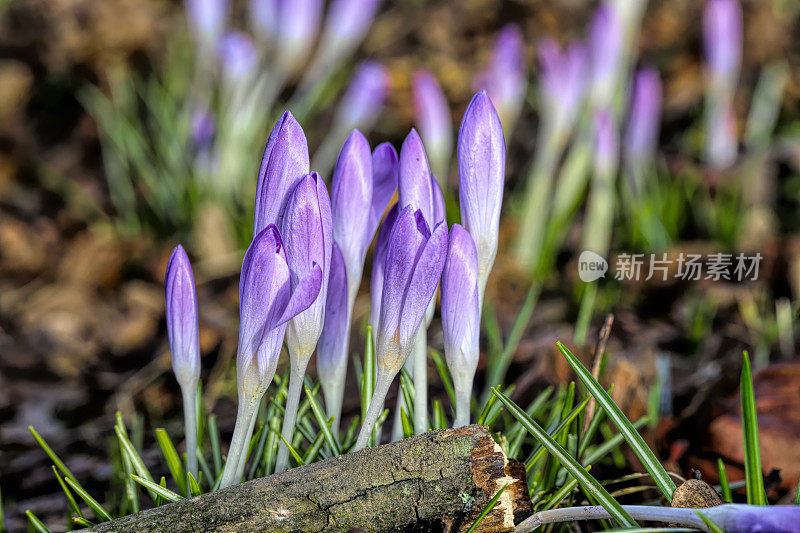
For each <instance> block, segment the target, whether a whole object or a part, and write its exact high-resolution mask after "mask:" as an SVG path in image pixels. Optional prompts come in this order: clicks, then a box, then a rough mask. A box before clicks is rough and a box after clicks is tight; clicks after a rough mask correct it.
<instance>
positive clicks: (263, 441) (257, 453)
mask: <svg viewBox="0 0 800 533" xmlns="http://www.w3.org/2000/svg"><path fill="white" fill-rule="evenodd" d="M262 427H263V428H264V429H263V431H261V433H260V435H259V437H258V442H257V443H256V447H255V450H254V453H253V461H252V462H251V463H250V468H248V469H247V474H246V476H245V479H255V477H256V471H257V470H258V467H259V466H261V465H262V464H263V459H262V457H263V456H264V448H265V447H266V445H267V437H268V436H269V429H268V428H267V427H266V426H262Z"/></svg>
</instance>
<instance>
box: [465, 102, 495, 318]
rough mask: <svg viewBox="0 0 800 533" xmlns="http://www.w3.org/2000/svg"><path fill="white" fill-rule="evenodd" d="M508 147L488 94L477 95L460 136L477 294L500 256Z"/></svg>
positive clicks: (466, 213) (466, 221) (481, 294)
mask: <svg viewBox="0 0 800 533" xmlns="http://www.w3.org/2000/svg"><path fill="white" fill-rule="evenodd" d="M505 173H506V147H505V140H504V138H503V128H502V126H501V125H500V119H499V118H498V116H497V113H496V112H495V110H494V106H492V102H491V101H490V100H489V97H488V96H487V95H486V93H485V92H483V91H482V92H479V93H478V94H476V95H475V96H474V97H473V98H472V101H471V102H470V103H469V107H467V111H466V112H465V113H464V118H463V119H462V121H461V129H460V130H459V132H458V184H459V185H458V195H459V200H460V203H461V223H462V224H463V225H464V228H465V229H466V230H467V231H469V233H470V235H472V239H473V240H474V241H475V247H476V248H477V250H478V292H479V295H480V300H481V302H483V291H484V289H485V288H486V281H487V279H488V278H489V272H490V271H491V270H492V265H493V264H494V258H495V255H497V237H498V230H499V227H500V207H501V205H502V203H503V185H504V181H505Z"/></svg>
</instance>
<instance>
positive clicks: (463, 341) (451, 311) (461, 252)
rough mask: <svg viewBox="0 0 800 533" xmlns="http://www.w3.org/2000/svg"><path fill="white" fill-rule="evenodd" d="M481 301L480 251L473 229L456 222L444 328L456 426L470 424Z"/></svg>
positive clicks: (444, 289) (448, 266) (447, 272)
mask: <svg viewBox="0 0 800 533" xmlns="http://www.w3.org/2000/svg"><path fill="white" fill-rule="evenodd" d="M480 306H481V304H480V301H479V299H478V251H477V250H476V248H475V242H474V241H473V240H472V237H471V236H470V234H469V232H467V230H465V229H464V228H462V227H461V226H459V225H458V224H453V228H452V230H451V231H450V245H449V246H448V248H447V262H446V263H445V265H444V271H443V272H442V330H443V331H444V353H445V358H446V359H447V366H448V368H449V369H450V375H452V376H453V386H454V388H455V392H456V418H455V422H454V424H453V427H460V426H466V425H468V424H469V404H470V399H471V397H472V380H473V378H474V377H475V370H476V369H477V367H478V358H479V356H480V348H479V345H478V338H479V335H480V315H481V309H480Z"/></svg>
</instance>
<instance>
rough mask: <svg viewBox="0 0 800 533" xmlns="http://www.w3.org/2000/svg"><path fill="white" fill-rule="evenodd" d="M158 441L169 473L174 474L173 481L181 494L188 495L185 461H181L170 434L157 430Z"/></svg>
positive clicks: (163, 430) (162, 429)
mask: <svg viewBox="0 0 800 533" xmlns="http://www.w3.org/2000/svg"><path fill="white" fill-rule="evenodd" d="M156 440H157V441H158V446H159V447H160V448H161V453H162V455H163V456H164V460H165V461H166V462H167V467H168V468H169V472H170V474H172V479H173V480H174V481H175V484H176V485H177V486H178V492H180V493H181V494H188V492H187V487H186V471H185V470H184V468H183V461H181V458H180V456H179V455H178V450H176V449H175V445H174V444H172V439H170V438H169V434H167V431H166V430H165V429H164V428H157V429H156Z"/></svg>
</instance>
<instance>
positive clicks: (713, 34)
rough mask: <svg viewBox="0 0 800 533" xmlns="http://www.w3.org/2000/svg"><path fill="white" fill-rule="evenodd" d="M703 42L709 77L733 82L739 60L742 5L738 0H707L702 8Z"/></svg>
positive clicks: (736, 75) (740, 57)
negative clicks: (703, 8)
mask: <svg viewBox="0 0 800 533" xmlns="http://www.w3.org/2000/svg"><path fill="white" fill-rule="evenodd" d="M703 44H704V45H705V53H706V61H707V62H708V69H709V71H710V74H711V76H712V77H713V78H717V79H719V80H720V82H721V83H723V84H725V85H728V84H735V83H736V78H737V77H738V76H739V67H740V64H741V60H742V8H741V6H740V5H739V2H738V0H708V2H706V6H705V10H704V11H703Z"/></svg>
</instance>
